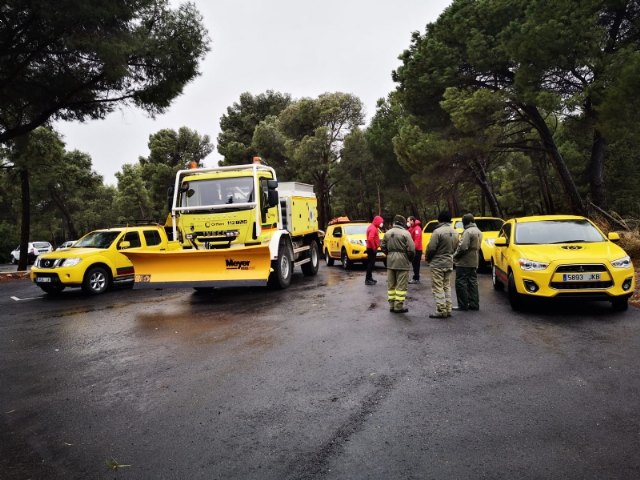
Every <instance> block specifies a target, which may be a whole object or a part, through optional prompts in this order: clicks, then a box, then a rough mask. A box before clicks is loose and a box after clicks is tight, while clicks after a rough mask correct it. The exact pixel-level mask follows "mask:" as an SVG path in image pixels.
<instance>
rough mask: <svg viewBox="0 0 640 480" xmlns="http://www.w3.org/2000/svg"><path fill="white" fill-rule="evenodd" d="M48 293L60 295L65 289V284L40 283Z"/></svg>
mask: <svg viewBox="0 0 640 480" xmlns="http://www.w3.org/2000/svg"><path fill="white" fill-rule="evenodd" d="M38 286H39V287H40V288H41V289H42V291H43V292H44V293H46V294H47V295H58V294H59V293H60V292H62V291H63V290H64V285H38Z"/></svg>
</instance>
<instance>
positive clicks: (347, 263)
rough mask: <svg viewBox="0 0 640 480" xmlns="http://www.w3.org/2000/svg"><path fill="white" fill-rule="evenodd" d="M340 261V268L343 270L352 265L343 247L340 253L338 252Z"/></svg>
mask: <svg viewBox="0 0 640 480" xmlns="http://www.w3.org/2000/svg"><path fill="white" fill-rule="evenodd" d="M340 261H341V262H342V268H344V269H345V270H349V269H350V268H351V267H353V262H352V261H351V260H349V255H347V251H346V250H345V249H344V248H343V249H342V253H341V254H340Z"/></svg>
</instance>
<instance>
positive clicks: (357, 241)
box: [349, 238, 365, 245]
mask: <svg viewBox="0 0 640 480" xmlns="http://www.w3.org/2000/svg"><path fill="white" fill-rule="evenodd" d="M349 243H350V244H351V245H365V241H364V240H360V239H359V238H350V239H349Z"/></svg>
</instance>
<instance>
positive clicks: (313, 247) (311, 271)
mask: <svg viewBox="0 0 640 480" xmlns="http://www.w3.org/2000/svg"><path fill="white" fill-rule="evenodd" d="M309 259H310V261H309V262H307V263H305V264H303V265H302V267H301V268H302V273H303V274H304V275H305V276H307V277H312V276H314V275H315V274H317V273H318V266H319V265H320V251H319V249H318V242H316V241H315V240H311V243H310V244H309Z"/></svg>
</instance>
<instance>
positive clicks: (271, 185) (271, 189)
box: [267, 180, 280, 208]
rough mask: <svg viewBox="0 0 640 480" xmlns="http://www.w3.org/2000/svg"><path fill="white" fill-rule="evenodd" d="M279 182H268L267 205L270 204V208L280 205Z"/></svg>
mask: <svg viewBox="0 0 640 480" xmlns="http://www.w3.org/2000/svg"><path fill="white" fill-rule="evenodd" d="M277 188H278V181H277V180H267V190H268V193H267V203H268V204H269V208H271V207H275V206H276V205H278V202H279V201H280V199H279V197H278V190H277Z"/></svg>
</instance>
